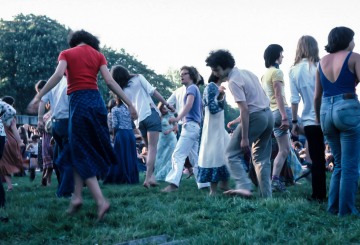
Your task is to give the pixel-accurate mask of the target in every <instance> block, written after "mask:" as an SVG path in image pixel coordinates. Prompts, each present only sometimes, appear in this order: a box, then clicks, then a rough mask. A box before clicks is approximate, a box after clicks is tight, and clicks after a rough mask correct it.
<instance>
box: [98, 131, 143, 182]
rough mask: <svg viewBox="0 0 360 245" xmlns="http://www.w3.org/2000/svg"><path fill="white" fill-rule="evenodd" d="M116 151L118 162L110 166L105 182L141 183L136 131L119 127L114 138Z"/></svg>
mask: <svg viewBox="0 0 360 245" xmlns="http://www.w3.org/2000/svg"><path fill="white" fill-rule="evenodd" d="M114 151H115V154H116V164H114V165H112V166H111V167H110V169H109V173H108V175H107V176H106V178H105V180H104V184H111V183H113V184H137V183H139V171H138V168H137V154H136V141H135V136H134V132H133V131H132V130H131V129H117V131H116V134H115V139H114Z"/></svg>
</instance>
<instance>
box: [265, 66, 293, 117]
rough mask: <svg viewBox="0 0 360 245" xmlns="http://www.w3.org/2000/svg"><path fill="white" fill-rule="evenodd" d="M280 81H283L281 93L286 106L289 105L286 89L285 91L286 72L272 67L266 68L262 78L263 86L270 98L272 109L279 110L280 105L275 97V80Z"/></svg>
mask: <svg viewBox="0 0 360 245" xmlns="http://www.w3.org/2000/svg"><path fill="white" fill-rule="evenodd" d="M276 81H279V82H280V83H281V95H282V97H283V101H284V106H285V107H288V104H287V103H286V99H285V91H284V74H283V72H282V71H281V70H279V69H277V68H275V67H270V68H268V69H267V70H266V72H265V74H264V76H263V77H262V78H261V82H262V86H263V88H264V90H265V93H266V95H267V96H268V97H269V99H270V109H271V111H276V110H278V109H279V108H278V106H277V103H276V99H275V91H274V82H276Z"/></svg>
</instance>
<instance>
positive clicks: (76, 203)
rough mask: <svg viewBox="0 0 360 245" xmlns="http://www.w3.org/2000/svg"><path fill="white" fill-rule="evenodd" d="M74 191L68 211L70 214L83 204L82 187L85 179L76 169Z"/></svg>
mask: <svg viewBox="0 0 360 245" xmlns="http://www.w3.org/2000/svg"><path fill="white" fill-rule="evenodd" d="M74 182H75V187H74V193H73V196H72V198H71V201H70V206H69V208H68V210H67V211H66V212H67V213H68V214H74V213H76V212H77V211H78V210H79V209H80V208H81V206H82V189H83V186H84V181H83V180H82V178H81V177H80V175H79V174H78V172H77V171H76V170H75V169H74Z"/></svg>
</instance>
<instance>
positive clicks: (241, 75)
mask: <svg viewBox="0 0 360 245" xmlns="http://www.w3.org/2000/svg"><path fill="white" fill-rule="evenodd" d="M228 81H229V89H230V91H231V93H232V95H233V96H234V99H235V102H242V101H246V103H247V105H248V109H249V114H251V113H253V112H257V111H260V110H262V109H265V108H268V107H269V105H270V101H269V99H268V97H267V96H266V94H265V91H264V90H263V88H262V87H261V84H260V81H259V79H258V78H257V77H256V76H255V74H254V73H252V72H250V71H247V70H240V69H238V68H237V67H234V68H233V69H232V70H231V71H230V73H229V75H228Z"/></svg>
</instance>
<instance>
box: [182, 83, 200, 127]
mask: <svg viewBox="0 0 360 245" xmlns="http://www.w3.org/2000/svg"><path fill="white" fill-rule="evenodd" d="M188 95H193V96H194V103H193V106H192V107H191V109H190V111H189V113H188V114H187V115H186V116H185V122H190V121H195V122H197V123H199V124H200V123H201V107H202V105H201V94H200V91H199V88H198V87H197V86H196V85H195V84H191V85H190V86H189V87H187V88H186V94H185V98H184V105H185V104H186V99H187V97H188Z"/></svg>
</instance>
